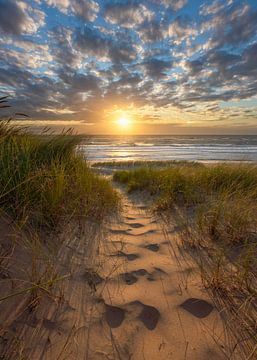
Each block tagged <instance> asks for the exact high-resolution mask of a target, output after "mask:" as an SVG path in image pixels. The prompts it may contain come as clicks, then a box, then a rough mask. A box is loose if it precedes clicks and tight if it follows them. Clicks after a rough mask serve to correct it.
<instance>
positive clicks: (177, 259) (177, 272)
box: [3, 195, 236, 360]
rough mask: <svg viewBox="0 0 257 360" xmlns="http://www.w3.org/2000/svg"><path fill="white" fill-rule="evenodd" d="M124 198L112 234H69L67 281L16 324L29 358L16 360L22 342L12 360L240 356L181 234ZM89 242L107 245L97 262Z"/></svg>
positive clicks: (64, 257) (64, 262) (62, 267)
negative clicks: (181, 245)
mask: <svg viewBox="0 0 257 360" xmlns="http://www.w3.org/2000/svg"><path fill="white" fill-rule="evenodd" d="M123 198H124V201H123V202H124V207H123V213H122V215H121V217H120V218H119V219H116V220H114V221H113V222H112V223H109V224H108V229H107V231H106V232H104V233H102V232H101V231H100V232H99V229H98V231H95V230H94V229H93V228H92V229H91V231H90V229H89V228H88V227H87V229H86V233H84V234H81V233H80V234H70V236H69V237H68V236H67V235H66V238H65V241H64V243H63V245H62V248H61V249H60V250H59V252H58V254H57V255H56V267H57V269H58V272H60V273H61V275H65V276H67V278H65V280H64V281H63V282H61V284H60V286H59V287H58V288H57V291H56V293H55V294H53V296H49V297H47V298H46V299H44V300H43V301H41V302H40V304H39V306H38V307H37V308H36V309H35V310H34V311H32V312H30V311H26V310H25V311H21V313H20V315H19V316H16V319H15V321H14V322H12V323H11V322H9V323H10V324H9V325H8V326H9V328H8V329H9V330H8V333H10V334H11V332H14V333H15V334H16V335H18V336H19V343H18V344H19V347H18V348H19V349H20V354H22V355H23V356H24V357H21V356H20V357H17V356H16V354H17V351H16V349H17V340H16V338H14V340H12V341H11V342H8V340H7V343H6V347H5V348H6V352H5V353H4V354H3V355H4V356H5V357H4V358H6V359H8V360H9V359H12V360H13V359H16V358H17V359H21V358H24V359H31V360H66V359H67V360H106V359H107V360H116V359H117V360H129V359H131V360H157V359H158V360H167V359H174V360H185V359H188V360H207V359H208V360H212V359H213V360H214V359H215V360H219V359H228V358H231V359H232V357H226V356H225V355H224V353H228V349H226V347H225V346H224V344H225V339H224V338H225V335H224V333H225V332H224V329H223V325H222V321H221V319H220V315H219V313H218V312H217V310H216V309H215V308H214V306H213V305H212V302H211V300H210V298H209V297H208V294H207V292H206V291H205V290H204V288H203V287H202V283H201V278H200V275H199V272H198V269H197V267H196V266H195V265H194V263H192V262H191V260H190V258H187V257H186V256H185V254H184V253H183V252H181V251H179V249H178V247H177V240H178V239H177V238H176V233H175V232H174V231H173V232H170V233H167V232H165V230H164V228H162V227H161V223H160V222H159V221H157V219H155V218H154V216H152V215H151V214H150V212H148V211H147V209H146V207H145V206H144V204H140V203H139V202H132V200H131V199H129V198H128V197H127V196H126V195H123ZM103 235H104V236H103ZM88 239H94V241H93V242H92V243H93V244H94V246H97V244H98V241H100V247H99V254H98V256H97V257H96V261H92V260H93V259H94V256H91V258H90V251H89V247H88ZM97 239H98V240H97ZM91 254H95V250H92V251H91ZM94 260H95V259H94ZM93 266H94V270H92V267H93ZM233 359H236V357H233Z"/></svg>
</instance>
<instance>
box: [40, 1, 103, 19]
mask: <svg viewBox="0 0 257 360" xmlns="http://www.w3.org/2000/svg"><path fill="white" fill-rule="evenodd" d="M47 3H48V5H49V6H54V7H56V8H58V9H59V10H60V11H61V12H63V13H67V12H68V10H69V11H71V12H72V13H73V14H74V15H75V16H78V17H79V18H81V19H83V20H86V21H94V20H95V19H96V17H97V14H98V11H99V5H98V3H97V2H95V1H93V0H47Z"/></svg>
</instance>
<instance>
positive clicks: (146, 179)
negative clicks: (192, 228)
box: [114, 164, 257, 244]
mask: <svg viewBox="0 0 257 360" xmlns="http://www.w3.org/2000/svg"><path fill="white" fill-rule="evenodd" d="M114 180H116V181H119V182H120V183H123V184H126V186H127V189H128V191H129V192H130V191H134V190H148V191H149V193H150V194H152V195H157V200H156V201H155V208H156V209H158V210H162V211H164V210H169V209H173V208H174V207H176V206H178V205H179V206H182V207H184V208H189V209H191V210H192V208H193V209H194V213H195V215H196V216H195V224H196V225H197V226H198V229H199V232H200V233H201V232H202V233H205V235H206V232H208V235H209V236H210V237H212V238H213V239H215V240H217V241H218V240H222V241H226V242H227V243H230V244H232V243H240V242H243V241H248V240H249V239H251V238H253V237H254V236H255V235H256V233H257V218H256V216H255V214H256V210H257V202H256V200H257V167H256V166H254V165H242V164H240V165H231V164H230V165H229V164H227V165H225V164H221V165H216V166H202V167H199V168H197V167H191V166H181V167H175V168H169V169H152V168H140V169H136V170H134V171H117V172H116V173H115V174H114Z"/></svg>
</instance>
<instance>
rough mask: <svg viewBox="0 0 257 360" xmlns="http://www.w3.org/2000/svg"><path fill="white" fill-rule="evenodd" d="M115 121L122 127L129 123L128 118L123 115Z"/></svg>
mask: <svg viewBox="0 0 257 360" xmlns="http://www.w3.org/2000/svg"><path fill="white" fill-rule="evenodd" d="M117 122H118V124H119V126H121V127H123V128H126V127H128V125H129V119H128V118H127V117H125V116H122V117H120V118H119V119H118V121H117Z"/></svg>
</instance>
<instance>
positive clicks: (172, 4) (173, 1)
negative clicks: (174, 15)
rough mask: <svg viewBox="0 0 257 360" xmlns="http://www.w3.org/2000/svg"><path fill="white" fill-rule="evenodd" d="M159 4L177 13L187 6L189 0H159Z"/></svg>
mask: <svg viewBox="0 0 257 360" xmlns="http://www.w3.org/2000/svg"><path fill="white" fill-rule="evenodd" d="M158 2H159V3H161V4H162V5H164V6H165V7H166V8H171V9H172V10H174V11H177V10H180V9H182V8H183V7H184V6H185V5H186V3H187V0H159V1H158Z"/></svg>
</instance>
